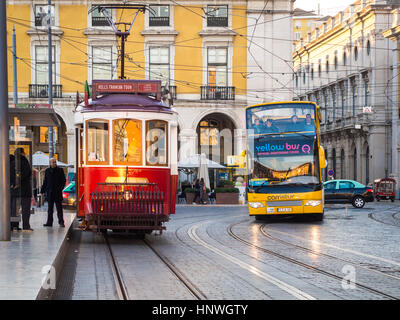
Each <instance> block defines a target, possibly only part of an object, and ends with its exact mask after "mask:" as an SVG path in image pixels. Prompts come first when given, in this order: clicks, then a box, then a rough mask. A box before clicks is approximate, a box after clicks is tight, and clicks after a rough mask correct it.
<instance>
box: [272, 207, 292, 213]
mask: <svg viewBox="0 0 400 320" xmlns="http://www.w3.org/2000/svg"><path fill="white" fill-rule="evenodd" d="M276 211H277V212H291V211H292V208H277V210H276Z"/></svg>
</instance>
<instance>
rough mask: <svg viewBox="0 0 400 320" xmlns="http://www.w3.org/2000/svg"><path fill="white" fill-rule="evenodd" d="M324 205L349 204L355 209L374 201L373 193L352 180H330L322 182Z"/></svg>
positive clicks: (368, 188)
mask: <svg viewBox="0 0 400 320" xmlns="http://www.w3.org/2000/svg"><path fill="white" fill-rule="evenodd" d="M324 199H325V203H351V204H352V205H353V206H354V207H355V208H362V207H364V205H365V203H366V202H373V201H374V191H373V190H372V188H370V187H367V186H365V185H363V184H361V183H359V182H357V181H354V180H343V179H340V180H330V181H326V182H324Z"/></svg>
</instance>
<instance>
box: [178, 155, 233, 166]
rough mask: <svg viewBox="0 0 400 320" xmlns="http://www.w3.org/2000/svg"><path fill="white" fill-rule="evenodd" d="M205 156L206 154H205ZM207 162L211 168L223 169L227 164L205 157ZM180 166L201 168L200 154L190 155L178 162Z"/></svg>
mask: <svg viewBox="0 0 400 320" xmlns="http://www.w3.org/2000/svg"><path fill="white" fill-rule="evenodd" d="M204 156H205V155H204ZM205 162H206V163H207V166H208V168H209V169H223V168H225V166H223V165H221V164H219V163H217V162H215V161H212V160H210V159H207V158H206V159H205ZM178 167H179V168H199V167H200V155H199V154H195V155H193V156H190V157H186V158H185V159H183V160H181V161H179V163H178Z"/></svg>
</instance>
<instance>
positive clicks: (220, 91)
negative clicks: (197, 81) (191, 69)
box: [201, 86, 235, 100]
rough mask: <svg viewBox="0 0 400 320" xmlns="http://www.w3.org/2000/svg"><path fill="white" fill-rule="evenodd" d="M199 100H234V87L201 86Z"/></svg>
mask: <svg viewBox="0 0 400 320" xmlns="http://www.w3.org/2000/svg"><path fill="white" fill-rule="evenodd" d="M201 100H235V87H215V86H201Z"/></svg>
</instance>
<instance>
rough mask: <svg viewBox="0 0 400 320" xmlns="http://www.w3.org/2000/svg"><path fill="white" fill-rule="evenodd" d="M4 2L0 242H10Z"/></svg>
mask: <svg viewBox="0 0 400 320" xmlns="http://www.w3.org/2000/svg"><path fill="white" fill-rule="evenodd" d="M6 19H7V14H6V1H0V240H2V241H10V240H11V224H10V211H11V206H10V204H11V198H10V159H9V156H8V154H9V146H8V144H9V141H8V139H9V138H8V130H9V119H8V75H7V68H8V65H7V20H6Z"/></svg>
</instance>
